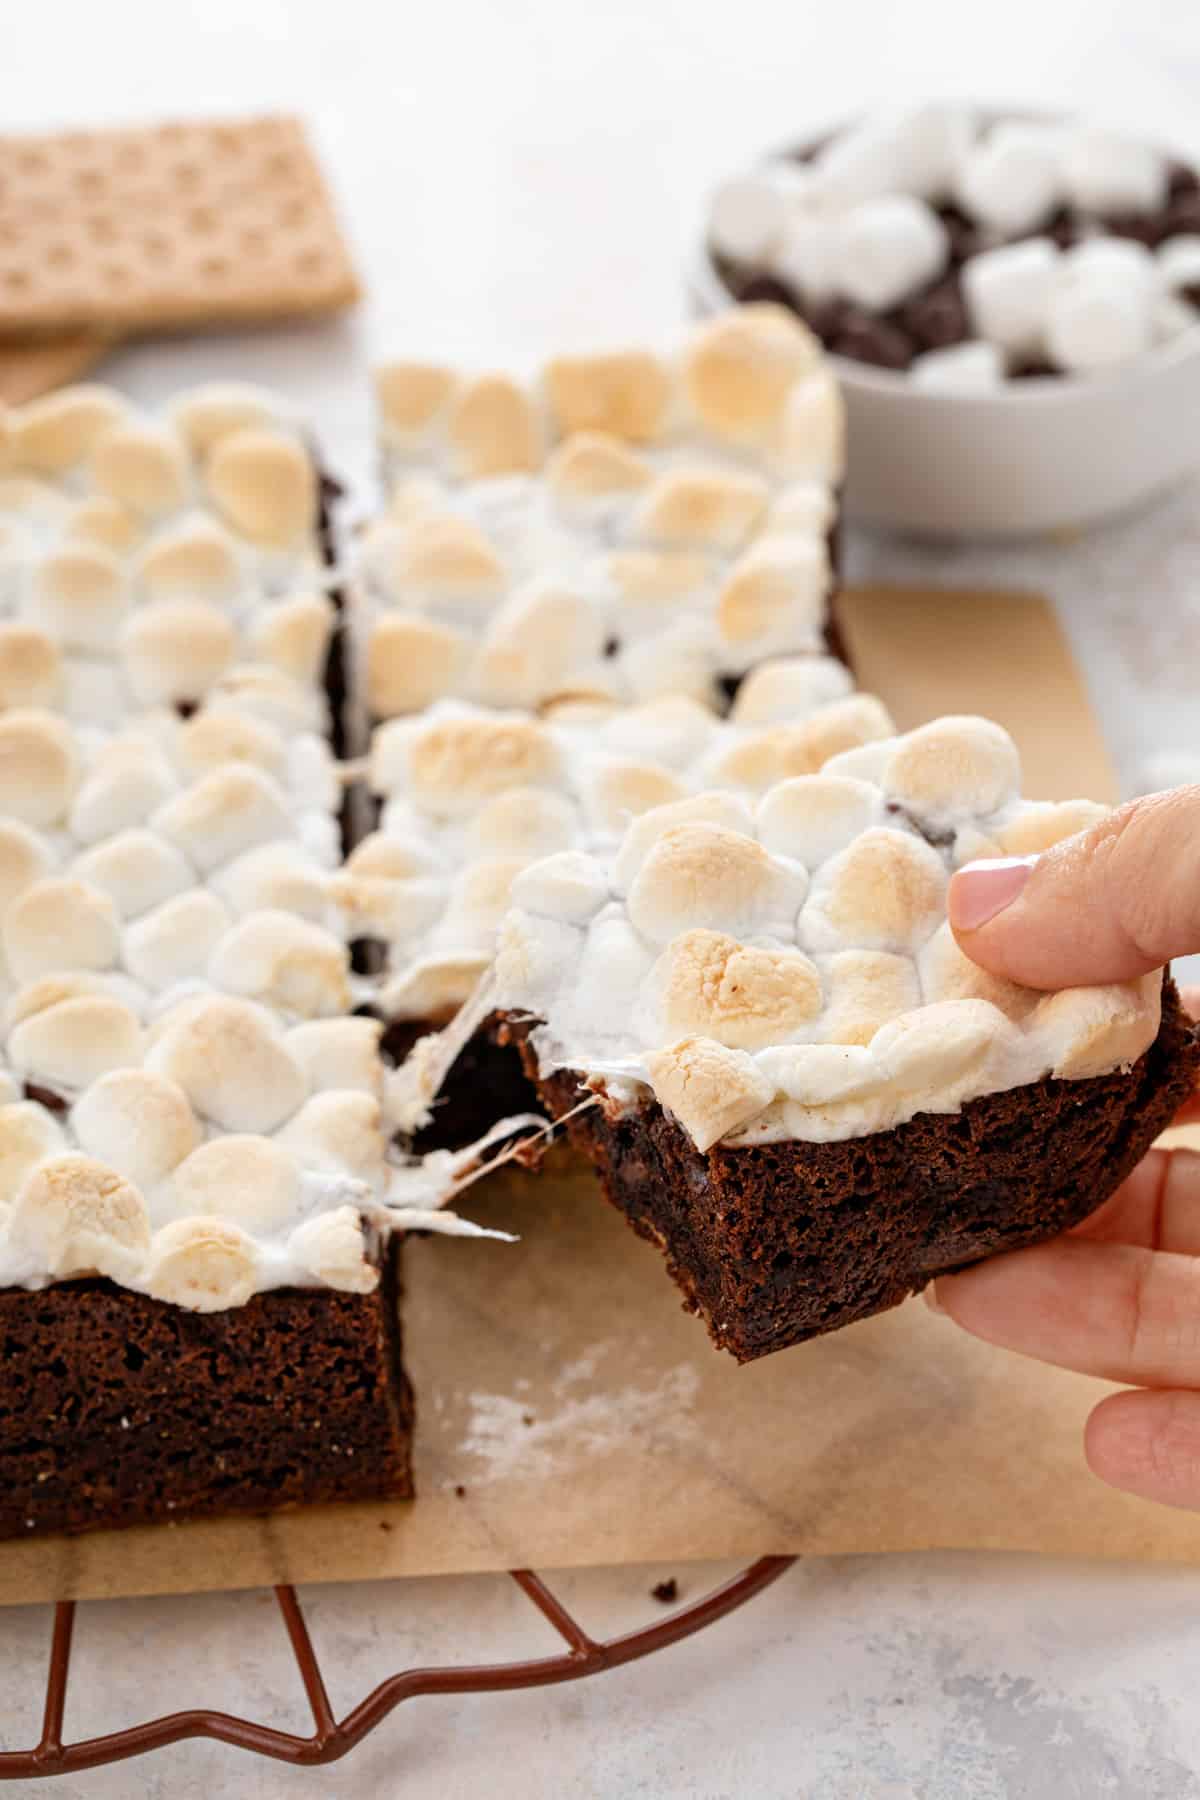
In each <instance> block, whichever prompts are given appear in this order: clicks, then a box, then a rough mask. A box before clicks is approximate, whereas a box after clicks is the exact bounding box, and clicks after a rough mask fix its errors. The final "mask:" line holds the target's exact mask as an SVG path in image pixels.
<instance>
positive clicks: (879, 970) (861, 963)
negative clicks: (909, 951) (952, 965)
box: [821, 950, 921, 1044]
mask: <svg viewBox="0 0 1200 1800" xmlns="http://www.w3.org/2000/svg"><path fill="white" fill-rule="evenodd" d="M920 1004H921V988H920V983H919V982H918V980H917V972H916V969H915V968H914V967H913V964H912V962H911V960H910V959H909V958H908V957H907V956H893V955H892V954H890V953H889V952H888V951H886V950H839V951H837V952H836V953H835V954H834V955H833V956H831V957H830V959H829V1003H828V1005H827V1006H826V1008H825V1012H824V1014H823V1016H822V1019H821V1037H822V1039H823V1040H824V1042H826V1043H828V1044H869V1043H870V1042H871V1041H872V1039H873V1038H874V1036H875V1034H876V1032H877V1031H881V1030H882V1029H883V1027H884V1026H885V1025H887V1024H889V1023H890V1022H891V1020H892V1019H897V1018H899V1017H900V1015H901V1014H902V1013H907V1012H910V1011H911V1010H912V1009H913V1007H916V1006H919V1005H920Z"/></svg>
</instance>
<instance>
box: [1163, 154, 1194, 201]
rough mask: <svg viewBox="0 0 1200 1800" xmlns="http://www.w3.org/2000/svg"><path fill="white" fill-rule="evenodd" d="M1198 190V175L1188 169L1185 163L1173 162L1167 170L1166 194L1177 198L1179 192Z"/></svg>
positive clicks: (1186, 192)
mask: <svg viewBox="0 0 1200 1800" xmlns="http://www.w3.org/2000/svg"><path fill="white" fill-rule="evenodd" d="M1197 192H1200V175H1198V174H1197V173H1196V171H1195V169H1190V168H1189V167H1188V165H1187V164H1186V163H1181V162H1173V163H1172V164H1171V166H1170V168H1169V170H1168V171H1167V194H1168V197H1169V198H1170V199H1172V200H1178V198H1179V196H1180V195H1181V194H1195V193H1197Z"/></svg>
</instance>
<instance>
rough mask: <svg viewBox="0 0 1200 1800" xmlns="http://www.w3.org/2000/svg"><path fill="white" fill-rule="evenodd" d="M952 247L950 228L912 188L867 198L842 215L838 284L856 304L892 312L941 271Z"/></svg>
mask: <svg viewBox="0 0 1200 1800" xmlns="http://www.w3.org/2000/svg"><path fill="white" fill-rule="evenodd" d="M949 253H950V250H949V241H948V239H947V237H946V228H945V226H944V225H943V224H942V222H941V220H940V219H939V218H938V216H937V214H936V213H935V212H934V211H933V210H932V208H931V207H929V206H927V205H926V204H925V202H924V201H922V200H917V199H914V198H913V197H912V196H911V195H909V194H888V195H885V196H883V197H881V198H879V199H875V200H865V201H863V202H861V204H859V205H858V206H855V207H852V208H851V210H850V211H849V212H848V213H847V214H846V216H845V218H844V219H843V220H842V221H841V225H840V229H839V233H838V244H837V249H836V257H835V283H836V287H837V290H838V292H839V293H843V294H845V295H846V296H847V298H848V299H850V300H853V301H854V302H855V304H856V305H858V306H864V307H868V308H869V309H870V310H871V311H873V312H888V311H890V309H891V308H892V307H893V306H896V305H898V304H899V302H900V301H901V300H904V299H907V298H908V296H909V295H910V294H915V293H917V292H918V291H919V290H920V289H921V288H923V287H926V286H927V285H928V284H929V282H931V281H932V280H933V279H934V278H935V277H936V276H937V275H939V274H940V273H941V271H942V270H943V269H944V268H945V266H946V259H947V257H948V256H949Z"/></svg>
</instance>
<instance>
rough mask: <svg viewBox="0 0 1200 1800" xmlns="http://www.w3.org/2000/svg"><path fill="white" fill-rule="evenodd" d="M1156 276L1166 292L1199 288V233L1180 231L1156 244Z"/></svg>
mask: <svg viewBox="0 0 1200 1800" xmlns="http://www.w3.org/2000/svg"><path fill="white" fill-rule="evenodd" d="M1156 261H1157V263H1158V278H1159V280H1160V282H1161V283H1162V285H1163V287H1164V288H1165V289H1166V290H1167V292H1168V293H1175V292H1177V291H1178V290H1179V289H1180V288H1189V287H1190V288H1200V234H1196V233H1192V232H1181V233H1180V234H1179V236H1178V237H1170V238H1168V239H1167V240H1166V242H1165V243H1162V244H1160V245H1159V246H1158V252H1157V256H1156Z"/></svg>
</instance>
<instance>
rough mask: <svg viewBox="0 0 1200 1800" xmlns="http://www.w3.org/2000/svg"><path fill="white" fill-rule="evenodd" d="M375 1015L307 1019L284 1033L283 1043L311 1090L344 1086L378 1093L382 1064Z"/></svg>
mask: <svg viewBox="0 0 1200 1800" xmlns="http://www.w3.org/2000/svg"><path fill="white" fill-rule="evenodd" d="M382 1032H383V1026H382V1024H381V1023H380V1021H379V1020H378V1019H367V1018H353V1017H350V1018H344V1019H311V1020H306V1022H305V1023H304V1024H303V1025H296V1026H294V1027H293V1028H292V1030H291V1031H289V1032H288V1034H287V1047H288V1049H289V1050H290V1051H291V1053H292V1055H293V1056H294V1057H295V1059H296V1061H297V1062H298V1063H299V1064H300V1067H301V1068H302V1069H303V1070H304V1073H305V1075H306V1076H307V1077H308V1084H309V1086H310V1088H311V1089H312V1090H313V1092H314V1093H322V1092H324V1091H325V1090H327V1089H333V1088H348V1089H351V1090H353V1091H354V1092H356V1093H363V1094H373V1095H374V1096H375V1098H376V1099H378V1098H379V1096H380V1090H381V1088H382V1085H383V1066H382V1063H381V1062H380V1058H379V1039H380V1037H381V1035H382Z"/></svg>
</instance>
